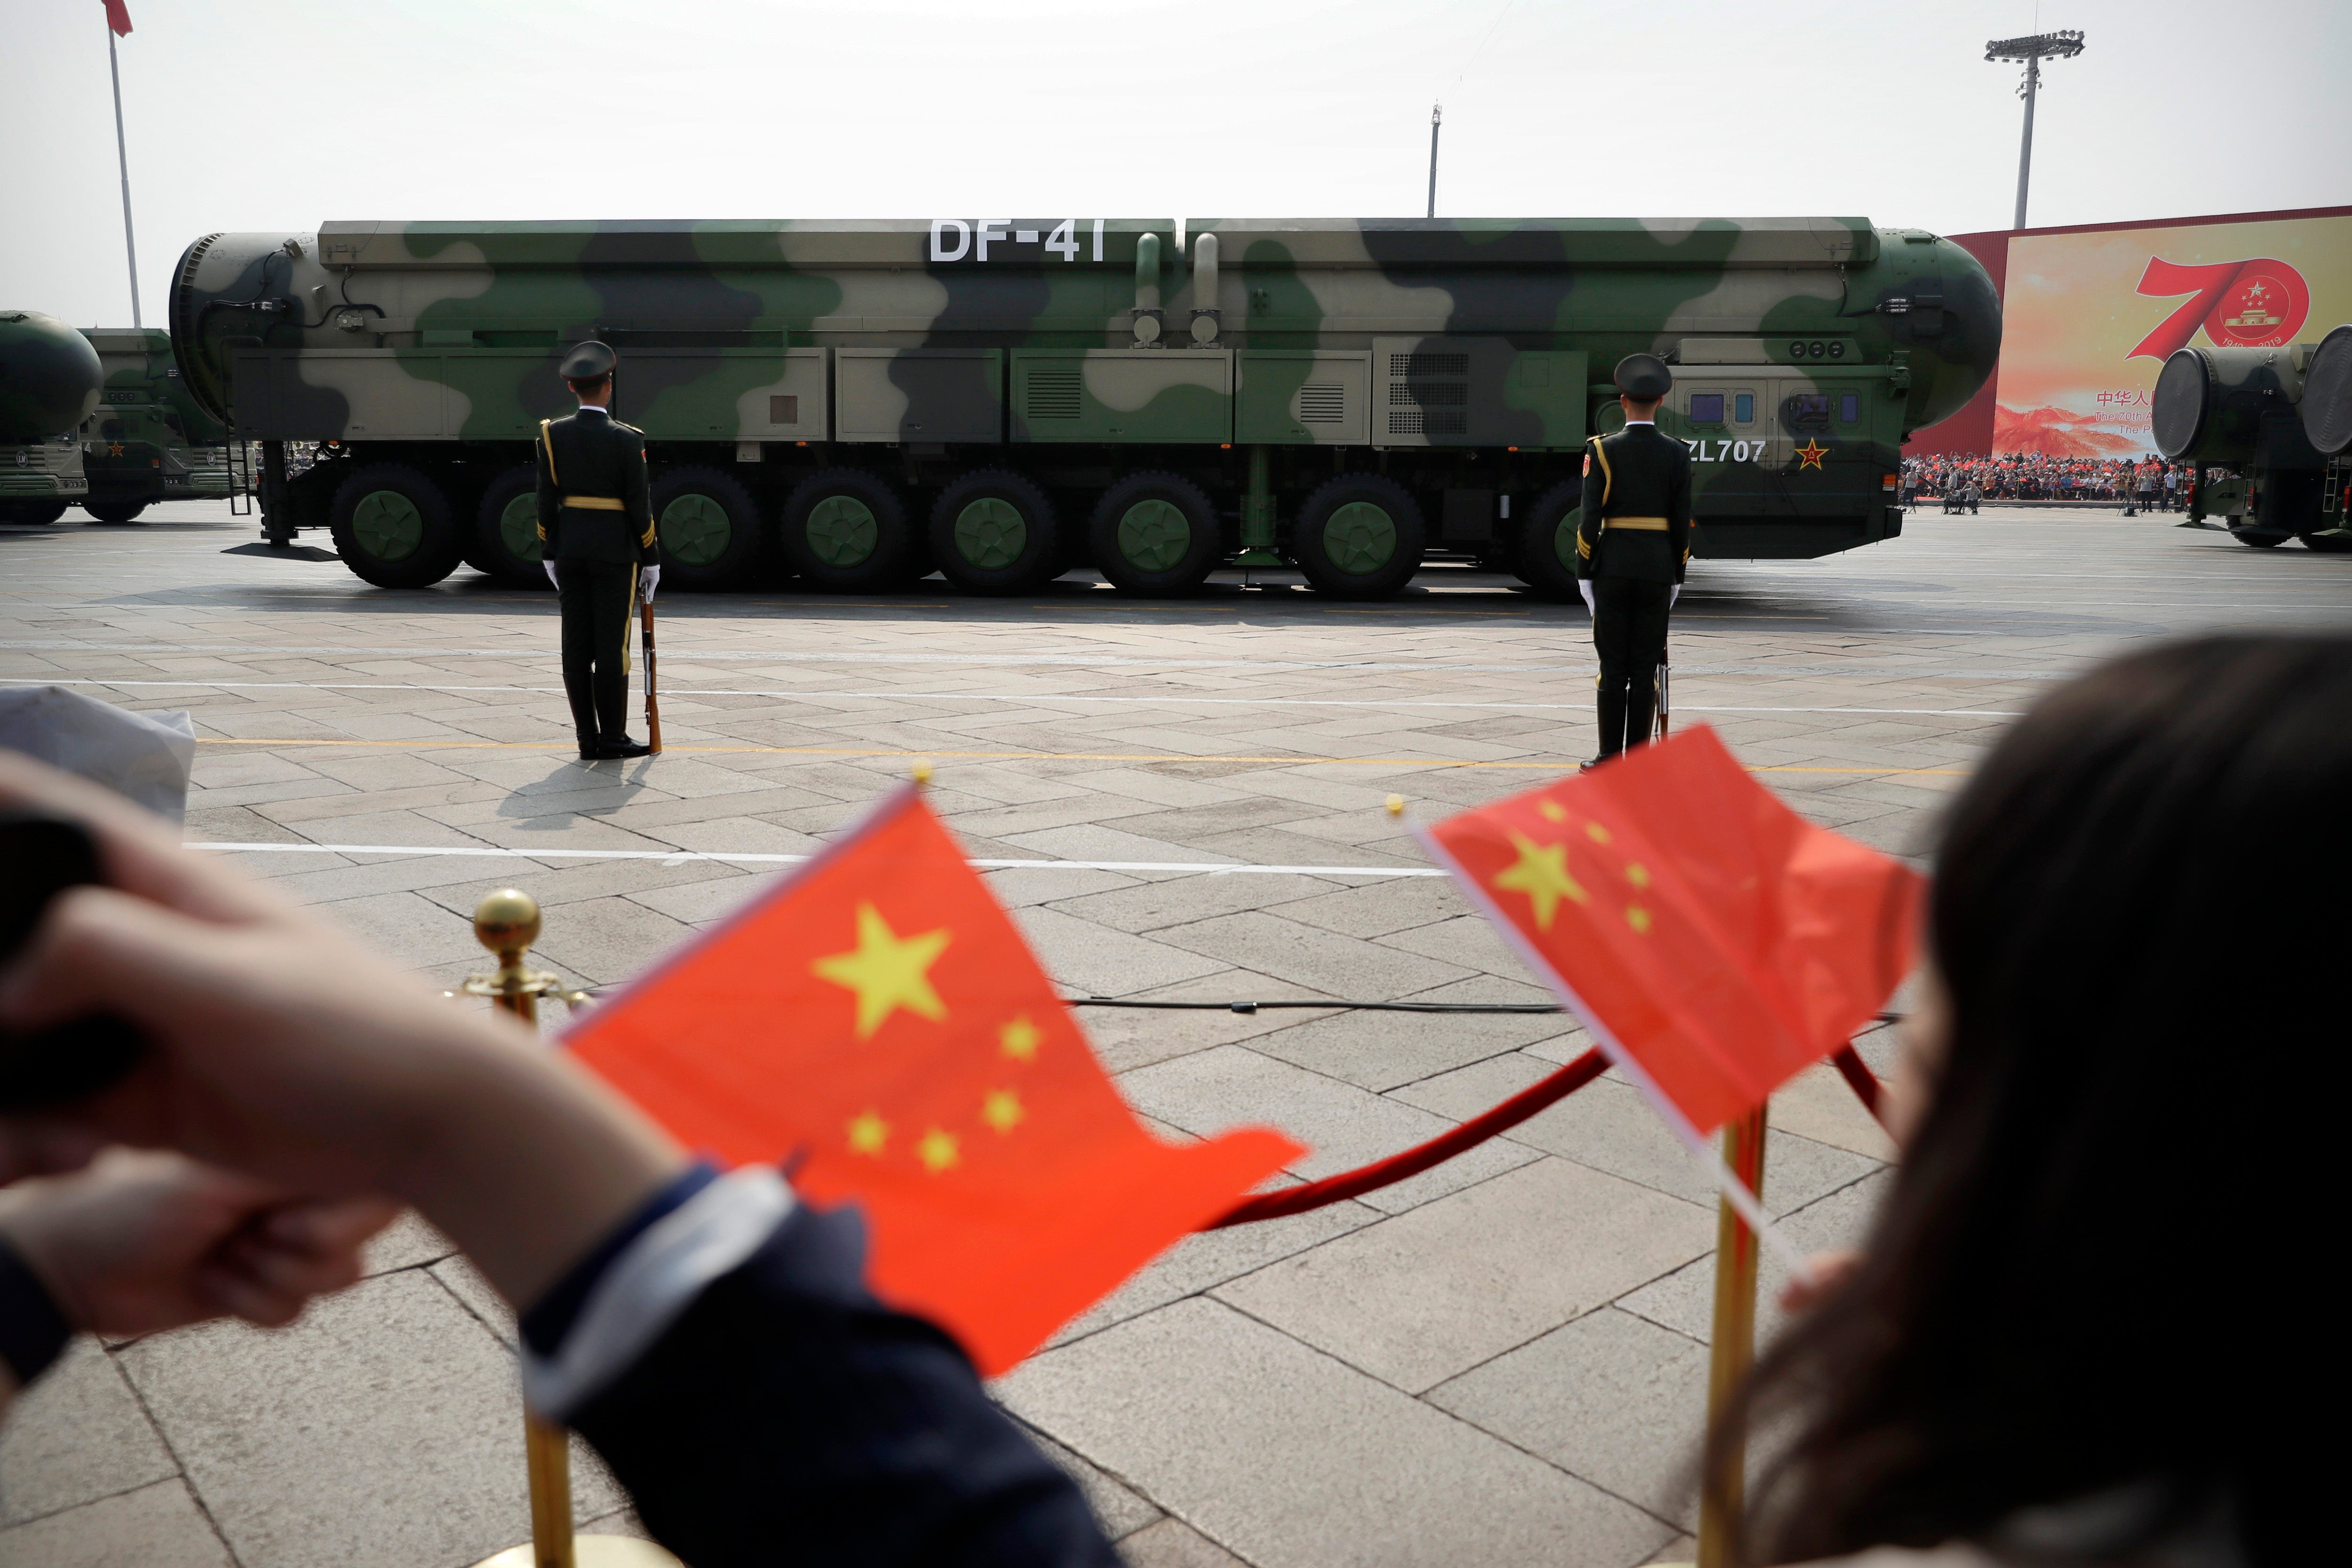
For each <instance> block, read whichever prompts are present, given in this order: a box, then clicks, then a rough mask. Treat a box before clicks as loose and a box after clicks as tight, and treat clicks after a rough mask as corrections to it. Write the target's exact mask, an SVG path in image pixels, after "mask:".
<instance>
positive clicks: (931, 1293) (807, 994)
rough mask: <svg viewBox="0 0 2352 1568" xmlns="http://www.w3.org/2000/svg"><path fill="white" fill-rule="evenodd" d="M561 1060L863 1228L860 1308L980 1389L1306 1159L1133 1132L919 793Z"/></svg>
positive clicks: (613, 1007)
mask: <svg viewBox="0 0 2352 1568" xmlns="http://www.w3.org/2000/svg"><path fill="white" fill-rule="evenodd" d="M568 1043H569V1044H570V1046H571V1047H572V1051H573V1053H574V1054H575V1055H576V1056H577V1057H578V1058H579V1059H580V1060H581V1061H582V1062H583V1063H584V1064H585V1065H587V1066H588V1067H589V1068H593V1070H594V1071H596V1072H597V1073H599V1074H601V1075H602V1076H603V1077H604V1079H607V1080H608V1081H609V1082H611V1083H612V1084H614V1086H615V1087H616V1088H618V1089H620V1090H621V1091H622V1092H623V1093H625V1094H627V1095H628V1096H629V1097H630V1098H632V1099H633V1100H635V1101H636V1102H637V1103H638V1104H639V1105H640V1106H642V1107H644V1109H645V1110H646V1111H647V1112H648V1113H650V1114H651V1115H652V1116H653V1117H654V1118H655V1119H656V1121H661V1122H662V1123H663V1124H664V1125H666V1126H667V1127H668V1128H669V1130H670V1131H672V1132H673V1133H675V1134H676V1135H677V1137H678V1138H680V1139H681V1140H683V1141H684V1142H687V1143H688V1144H690V1145H693V1146H695V1147H698V1148H700V1149H702V1150H705V1151H707V1152H710V1153H712V1154H714V1155H716V1156H717V1157H718V1158H719V1159H720V1160H722V1161H724V1162H728V1163H749V1162H752V1161H761V1162H779V1161H784V1160H788V1159H789V1160H793V1161H796V1162H797V1163H796V1164H795V1165H794V1168H793V1185H794V1187H795V1188H797V1189H798V1191H799V1192H800V1194H802V1195H803V1197H805V1198H807V1199H808V1200H810V1201H812V1202H814V1203H817V1204H820V1205H834V1204H856V1205H857V1206H858V1207H859V1208H860V1209H861V1210H862V1211H863V1213H864V1215H865V1218H866V1226H867V1228H868V1231H869V1234H870V1236H871V1238H872V1252H871V1256H870V1258H869V1262H868V1267H867V1278H868V1282H869V1283H870V1284H871V1285H872V1287H873V1289H874V1290H875V1291H876V1293H877V1295H879V1296H881V1297H882V1298H883V1299H884V1300H887V1301H889V1302H891V1303H892V1304H893V1305H895V1306H898V1307H902V1308H905V1309H907V1310H910V1311H915V1312H919V1313H921V1314H923V1315H925V1316H927V1317H929V1318H931V1319H932V1320H933V1321H937V1322H938V1323H940V1325H941V1326H942V1327H944V1328H946V1329H948V1330H949V1331H950V1332H952V1333H954V1334H955V1336H956V1337H957V1338H958V1339H959V1340H960V1341H961V1342H962V1344H963V1345H964V1347H965V1349H966V1350H967V1351H968V1352H970V1353H971V1357H972V1360H973V1361H974V1363H977V1364H978V1366H979V1367H980V1370H981V1372H982V1373H983V1374H989V1375H992V1374H994V1373H1001V1372H1003V1371H1005V1370H1006V1369H1008V1368H1010V1367H1011V1366H1013V1364H1014V1363H1017V1362H1019V1361H1020V1360H1021V1359H1022V1358H1023V1357H1024V1356H1025V1355H1027V1354H1028V1353H1029V1352H1031V1351H1033V1350H1034V1349H1035V1348H1036V1347H1037V1346H1038V1345H1040V1344H1042V1343H1043V1342H1045V1338H1046V1337H1047V1336H1048V1335H1050V1334H1051V1333H1052V1332H1053V1331H1055V1329H1057V1328H1059V1327H1060V1326H1061V1325H1062V1324H1063V1323H1064V1322H1066V1321H1068V1320H1069V1319H1070V1318H1072V1317H1074V1316H1076V1314H1077V1313H1079V1312H1080V1311H1083V1310H1085V1309H1086V1308H1087V1307H1088V1306H1091V1305H1092V1304H1093V1303H1094V1302H1095V1301H1097V1300H1099V1299H1100V1298H1102V1297H1103V1296H1105V1295H1107V1294H1108V1292H1109V1291H1110V1290H1111V1289H1113V1288H1114V1287H1116V1286H1117V1285H1118V1283H1119V1282H1120V1281H1121V1280H1123V1279H1126V1278H1127V1276H1128V1275H1129V1274H1131V1273H1133V1272H1134V1271H1135V1270H1136V1269H1137V1268H1140V1267H1141V1266H1142V1265H1143V1264H1144V1263H1146V1262H1148V1261H1149V1260H1150V1258H1152V1257H1153V1256H1154V1255H1155V1254H1157V1253H1159V1252H1160V1251H1161V1250H1162V1249H1163V1248H1165V1247H1168V1246H1170V1245H1171V1243H1173V1242H1175V1241H1176V1240H1177V1239H1179V1238H1180V1237H1183V1236H1184V1235H1186V1234H1188V1233H1189V1232H1191V1231H1192V1230H1194V1229H1196V1228H1198V1227H1199V1226H1201V1225H1202V1224H1204V1223H1205V1222H1207V1221H1208V1220H1210V1219H1212V1218H1213V1217H1215V1216H1216V1215H1220V1214H1222V1213H1223V1212H1225V1211H1226V1210H1227V1209H1229V1208H1231V1207H1232V1206H1233V1204H1234V1200H1235V1199H1236V1198H1238V1197H1240V1196H1241V1194H1244V1192H1246V1191H1247V1190H1248V1189H1249V1188H1250V1187H1252V1186H1254V1185H1255V1184H1257V1183H1258V1182H1260V1181H1262V1180H1264V1179H1265V1177H1267V1176H1269V1175H1271V1174H1273V1173H1275V1172H1276V1171H1277V1170H1279V1169H1280V1168H1281V1167H1282V1166H1283V1165H1285V1164H1286V1163H1289V1162H1291V1161H1292V1160H1294V1159H1295V1158H1297V1156H1298V1155H1299V1154H1300V1153H1302V1152H1304V1151H1303V1150H1302V1149H1300V1148H1299V1146H1298V1145H1297V1144H1296V1143H1293V1142H1291V1141H1290V1140H1288V1139H1287V1138H1285V1137H1283V1136H1282V1135H1281V1134H1279V1133H1276V1132H1272V1131H1263V1130H1246V1131H1236V1132H1229V1133H1226V1134H1224V1135H1223V1136H1222V1137H1219V1138H1216V1139H1213V1140H1211V1141H1210V1142H1205V1143H1193V1144H1186V1145H1182V1146H1171V1145H1169V1144H1166V1143H1162V1142H1160V1141H1159V1140H1158V1139H1157V1138H1154V1137H1153V1136H1152V1135H1151V1134H1150V1132H1148V1131H1145V1130H1144V1128H1143V1126H1142V1125H1141V1124H1140V1123H1139V1122H1138V1121H1136V1119H1135V1116H1134V1114H1133V1113H1132V1112H1131V1111H1129V1110H1128V1108H1127V1105H1126V1102H1125V1101H1124V1100H1121V1099H1120V1098H1119V1094H1118V1089H1116V1088H1115V1087H1114V1086H1113V1085H1112V1083H1111V1081H1110V1079H1109V1077H1108V1075H1107V1074H1106V1073H1105V1072H1104V1071H1103V1069H1102V1067H1101V1064H1100V1063H1099V1062H1097V1060H1096V1059H1095V1057H1094V1054H1093V1052H1092V1051H1091V1049H1089V1048H1088V1047H1087V1041H1086V1037H1085V1036H1084V1035H1083V1034H1081V1033H1080V1032H1079V1029H1078V1026H1077V1023H1076V1020H1075V1019H1074V1018H1073V1017H1072V1016H1070V1013H1069V1010H1068V1009H1067V1008H1066V1007H1065V1006H1064V1005H1063V1004H1062V1001H1061V999H1060V996H1059V994H1057V993H1056V991H1055V988H1054V985H1053V983H1052V982H1051V981H1050V980H1049V979H1047V977H1046V975H1045V972H1044V971H1043V970H1042V969H1041V968H1039V966H1038V964H1037V961H1036V959H1035V957H1034V955H1033V954H1032V953H1031V952H1029V949H1028V946H1027V944H1026V943H1024V942H1023V940H1022V938H1021V934H1020V931H1018V929H1017V928H1015V927H1014V925H1013V921H1012V920H1011V919H1010V917H1008V916H1007V915H1006V914H1005V912H1004V910H1003V908H1002V907H1001V906H1000V905H998V903H997V902H996V900H995V899H994V897H993V896H992V894H991V893H990V891H989V889H988V887H987V885H986V884H985V883H984V882H982V879H981V878H980V876H979V875H978V873H976V872H974V871H973V870H972V869H971V867H970V866H969V865H968V864H967V863H966V862H965V859H964V857H963V853H962V851H961V849H960V848H959V847H957V845H956V843H955V841H954V839H953V838H952V837H950V836H949V834H948V831H947V829H946V827H945V826H943V825H941V823H940V820H939V818H938V817H937V816H933V815H932V813H931V811H930V809H929V807H928V806H927V805H925V804H924V803H923V800H922V797H921V794H920V792H919V790H918V789H916V788H914V787H913V786H908V787H904V788H901V789H900V790H898V792H896V793H895V794H893V795H890V796H889V797H887V799H886V800H885V801H884V802H883V804H882V805H880V806H879V807H878V808H877V810H876V811H875V812H874V814H873V815H872V816H870V817H868V818H867V819H866V822H865V823H864V824H863V825H862V826H859V827H857V828H856V830H855V831H853V832H851V833H850V834H848V835H846V836H845V837H843V838H842V839H840V840H839V841H837V842H835V844H834V845H833V846H832V847H829V848H828V849H827V850H826V851H825V853H824V854H823V855H821V856H819V857H818V858H816V859H814V861H812V862H810V863H809V864H808V865H806V866H804V867H803V868H800V869H799V870H798V871H797V872H796V873H794V874H793V875H792V876H791V877H789V878H788V879H785V880H783V881H782V882H781V883H780V884H779V885H778V886H777V887H776V889H774V890H773V891H772V892H771V893H769V894H768V895H767V896H766V897H765V898H763V899H761V900H758V901H757V902H756V903H754V904H752V905H751V907H750V908H749V909H747V910H744V911H742V912H741V913H740V914H738V915H736V916H735V917H734V918H733V919H732V920H730V921H728V922H727V923H726V924H725V925H723V926H721V927H720V928H719V929H718V930H717V931H712V932H711V933H709V935H708V936H705V937H703V938H702V939H700V940H699V941H698V942H694V943H693V944H691V945H690V946H688V947H687V948H686V949H684V950H683V951H682V952H679V953H678V954H677V955H676V956H674V957H672V958H671V959H669V960H668V961H667V962H666V963H663V964H662V965H660V966H659V967H658V968H656V970H655V971H653V972H652V973H650V974H648V975H646V977H645V978H643V979H641V980H639V981H637V982H636V983H635V984H633V985H631V986H630V987H629V988H628V989H627V990H626V991H625V992H624V993H623V994H621V995H620V996H619V997H618V998H616V999H615V1000H614V1001H613V1002H611V1003H609V1004H607V1005H604V1006H603V1007H600V1008H599V1009H597V1010H596V1011H595V1012H594V1013H593V1014H592V1015H590V1016H588V1017H587V1018H586V1019H585V1020H584V1021H583V1023H582V1024H581V1025H580V1026H577V1027H575V1028H574V1029H573V1030H572V1033H571V1035H570V1037H569V1041H568Z"/></svg>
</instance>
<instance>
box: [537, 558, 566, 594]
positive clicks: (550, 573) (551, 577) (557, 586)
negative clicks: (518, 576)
mask: <svg viewBox="0 0 2352 1568" xmlns="http://www.w3.org/2000/svg"><path fill="white" fill-rule="evenodd" d="M540 564H541V566H544V567H546V568H547V582H548V585H549V586H550V587H551V588H553V589H554V590H555V591H556V592H557V593H562V591H563V584H561V583H559V582H557V581H556V580H555V563H554V562H552V561H542V562H541V563H540Z"/></svg>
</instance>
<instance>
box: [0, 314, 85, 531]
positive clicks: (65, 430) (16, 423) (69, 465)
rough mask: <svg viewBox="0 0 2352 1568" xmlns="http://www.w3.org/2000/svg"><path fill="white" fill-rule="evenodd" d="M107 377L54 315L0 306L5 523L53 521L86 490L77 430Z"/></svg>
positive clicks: (0, 475)
mask: <svg viewBox="0 0 2352 1568" xmlns="http://www.w3.org/2000/svg"><path fill="white" fill-rule="evenodd" d="M104 379H105V373H104V370H103V368H102V367H101V366H100V363H99V359H98V355H97V353H95V352H94V351H93V350H92V349H91V348H90V346H89V341H88V340H87V339H85V338H84V337H83V336H82V335H81V334H80V333H79V332H78V331H74V330H73V329H72V328H71V327H69V326H68V325H66V324H65V323H64V322H63V321H58V319H57V318H56V317H55V316H45V315H42V314H41V313H40V312H39V311H37V310H0V522H15V523H36V524H38V523H50V522H55V521H57V520H58V519H59V518H61V517H63V516H64V515H65V513H66V508H68V507H69V506H71V505H72V504H73V503H74V502H76V501H78V500H81V499H82V498H83V497H84V496H85V495H87V494H88V493H89V479H88V478H87V477H86V476H85V475H84V473H83V471H82V450H81V437H80V435H79V431H80V428H81V426H82V423H83V422H84V421H85V420H87V419H89V416H90V415H91V413H92V412H93V411H94V410H96V408H97V407H98V399H99V387H100V383H101V382H102V381H103V380H104Z"/></svg>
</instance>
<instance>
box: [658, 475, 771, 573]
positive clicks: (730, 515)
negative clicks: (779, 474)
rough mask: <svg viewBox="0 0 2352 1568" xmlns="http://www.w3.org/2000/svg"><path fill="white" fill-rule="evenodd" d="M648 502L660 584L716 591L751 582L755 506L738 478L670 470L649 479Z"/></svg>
mask: <svg viewBox="0 0 2352 1568" xmlns="http://www.w3.org/2000/svg"><path fill="white" fill-rule="evenodd" d="M653 500H654V535H655V537H656V539H657V540H659V541H660V542H661V569H662V580H661V585H662V586H663V587H664V588H685V589H688V590H690V591H691V592H694V593H698V594H717V593H730V592H733V591H735V590H738V589H743V588H748V587H750V586H751V574H752V573H753V572H755V571H756V570H757V569H758V568H759V564H760V556H761V553H762V552H761V543H762V541H761V537H760V534H761V529H760V508H759V505H758V503H757V502H755V501H753V500H752V499H751V491H750V490H748V489H744V488H743V485H742V482H741V481H740V480H739V479H735V478H734V477H733V476H732V475H730V474H726V473H722V472H721V471H719V469H717V468H703V467H699V466H697V467H694V468H674V469H672V470H671V471H670V472H668V473H667V474H664V475H663V476H662V477H661V478H660V479H656V480H655V481H654V497H653Z"/></svg>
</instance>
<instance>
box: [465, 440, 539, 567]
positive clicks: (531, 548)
mask: <svg viewBox="0 0 2352 1568" xmlns="http://www.w3.org/2000/svg"><path fill="white" fill-rule="evenodd" d="M466 559H467V562H468V563H471V564H472V565H473V566H474V567H475V569H476V570H478V571H481V572H485V573H488V574H489V575H490V576H491V577H492V578H494V579H496V580H497V581H499V582H500V583H503V584H506V585H507V586H508V587H509V588H545V587H548V586H549V585H550V584H549V583H548V581H547V571H546V569H545V568H544V567H543V566H541V564H540V562H541V545H540V542H539V473H538V470H537V469H536V468H533V467H532V465H530V464H529V463H518V464H516V465H515V466H514V467H512V468H508V469H507V470H506V471H505V472H504V473H501V474H499V476H498V477H497V478H496V479H492V480H491V481H490V482H489V485H488V488H487V489H484V490H483V491H482V500H481V504H480V505H478V507H476V508H475V510H474V548H473V551H472V552H471V553H470V554H468V555H467V557H466Z"/></svg>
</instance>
